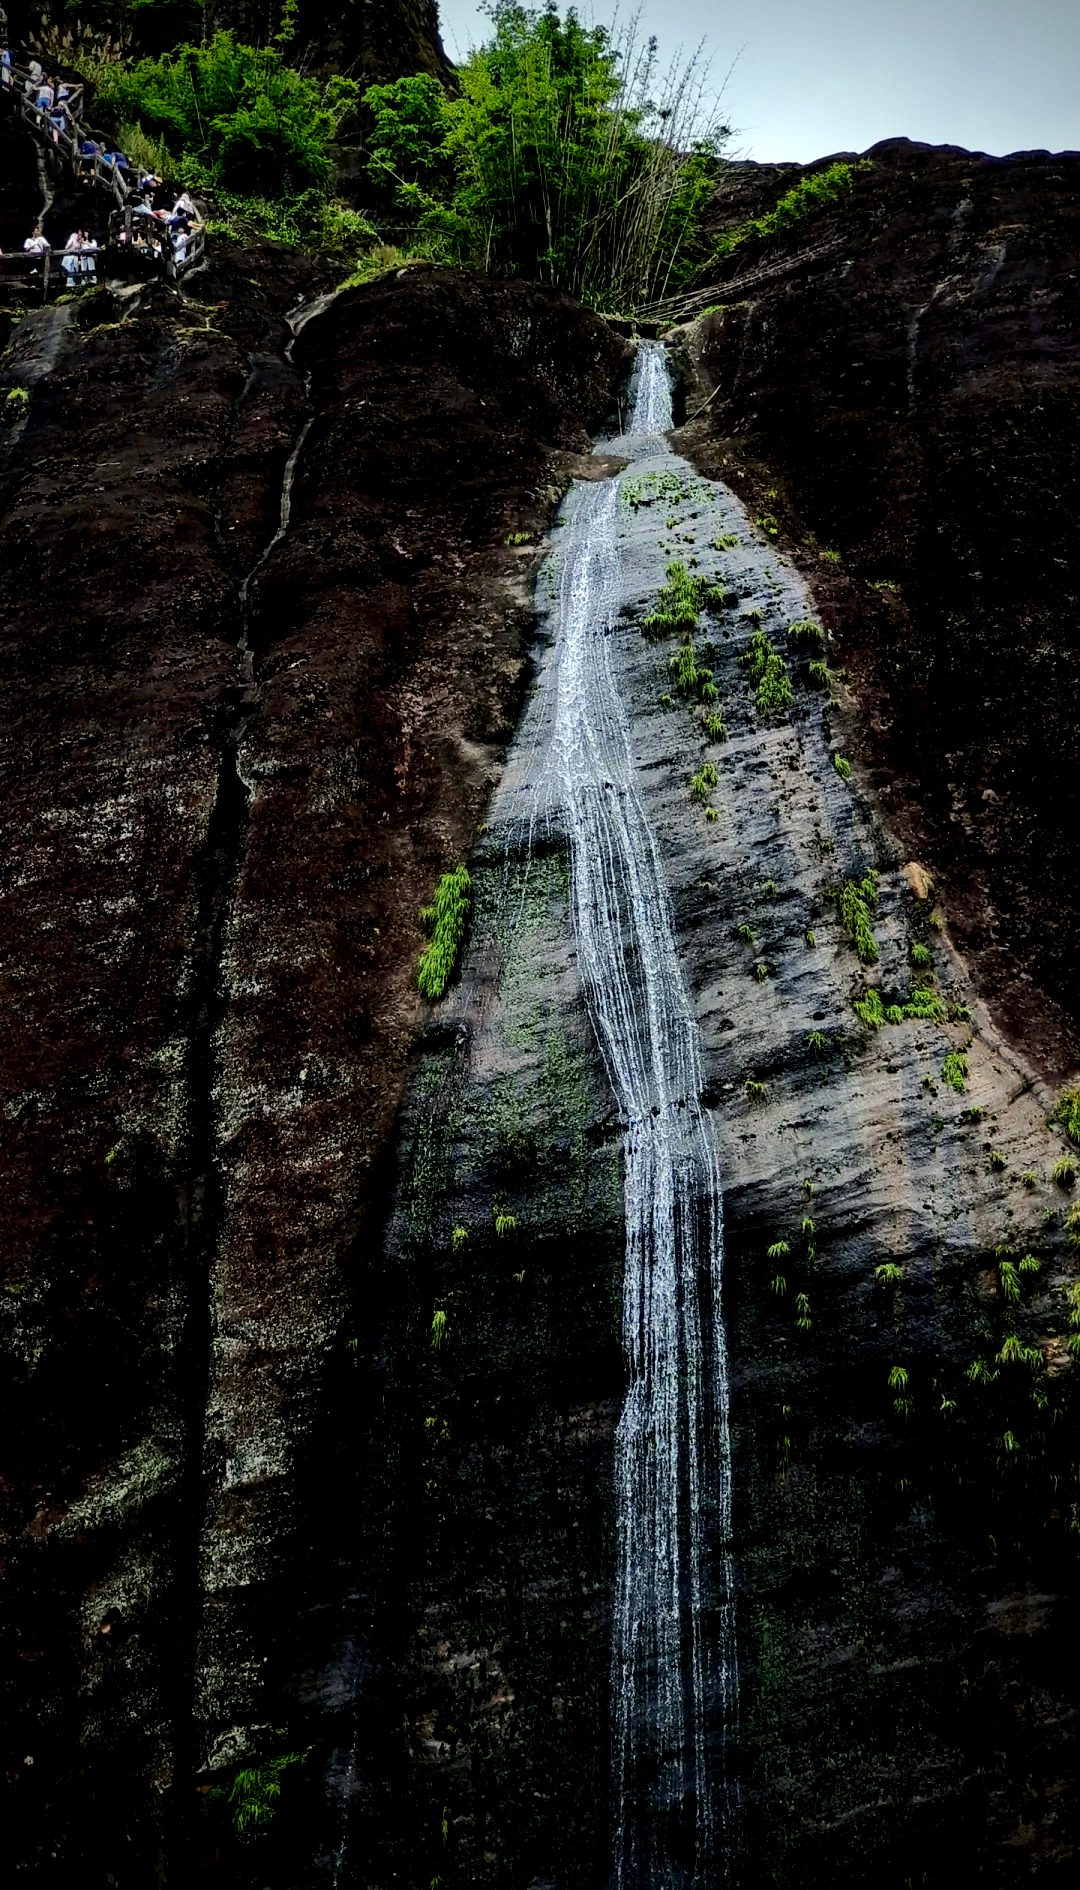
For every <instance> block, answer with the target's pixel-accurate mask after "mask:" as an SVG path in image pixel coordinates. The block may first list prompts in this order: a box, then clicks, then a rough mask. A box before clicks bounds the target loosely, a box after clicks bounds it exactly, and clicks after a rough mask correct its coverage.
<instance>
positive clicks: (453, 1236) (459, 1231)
mask: <svg viewBox="0 0 1080 1890" xmlns="http://www.w3.org/2000/svg"><path fill="white" fill-rule="evenodd" d="M468 1238H469V1230H468V1228H467V1227H454V1228H451V1230H450V1252H451V1253H460V1252H461V1249H462V1248H463V1247H464V1246H465V1244H466V1242H467V1241H468Z"/></svg>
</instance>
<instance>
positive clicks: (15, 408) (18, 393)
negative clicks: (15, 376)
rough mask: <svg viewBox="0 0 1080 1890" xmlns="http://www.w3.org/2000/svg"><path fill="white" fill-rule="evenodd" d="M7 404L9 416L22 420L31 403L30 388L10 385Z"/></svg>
mask: <svg viewBox="0 0 1080 1890" xmlns="http://www.w3.org/2000/svg"><path fill="white" fill-rule="evenodd" d="M5 404H6V406H7V408H8V413H9V417H12V418H14V419H16V420H21V419H22V416H23V414H24V413H25V412H26V409H27V408H28V407H29V405H30V395H29V392H28V390H27V389H26V388H25V387H9V388H8V391H7V400H6V403H5Z"/></svg>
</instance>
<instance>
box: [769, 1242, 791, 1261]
mask: <svg viewBox="0 0 1080 1890" xmlns="http://www.w3.org/2000/svg"><path fill="white" fill-rule="evenodd" d="M790 1252H791V1248H790V1247H789V1246H788V1243H787V1241H786V1240H774V1241H773V1244H772V1246H771V1247H770V1248H769V1249H768V1250H767V1258H768V1259H770V1260H786V1259H787V1257H788V1254H789V1253H790Z"/></svg>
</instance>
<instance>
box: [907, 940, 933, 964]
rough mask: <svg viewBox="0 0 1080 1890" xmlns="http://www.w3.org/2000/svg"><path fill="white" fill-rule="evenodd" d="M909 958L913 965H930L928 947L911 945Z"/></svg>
mask: <svg viewBox="0 0 1080 1890" xmlns="http://www.w3.org/2000/svg"><path fill="white" fill-rule="evenodd" d="M909 957H910V959H911V962H912V964H913V965H920V966H922V965H928V964H929V963H930V950H929V947H928V946H926V945H918V944H915V945H912V947H911V950H910V952H909Z"/></svg>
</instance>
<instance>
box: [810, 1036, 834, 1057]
mask: <svg viewBox="0 0 1080 1890" xmlns="http://www.w3.org/2000/svg"><path fill="white" fill-rule="evenodd" d="M806 1044H807V1048H808V1049H809V1050H810V1051H811V1052H812V1054H813V1055H814V1056H815V1057H821V1056H824V1055H825V1052H826V1050H827V1049H828V1047H829V1040H828V1038H827V1037H826V1035H825V1032H824V1031H823V1030H812V1031H810V1033H809V1035H808V1036H807V1039H806Z"/></svg>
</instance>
